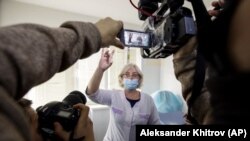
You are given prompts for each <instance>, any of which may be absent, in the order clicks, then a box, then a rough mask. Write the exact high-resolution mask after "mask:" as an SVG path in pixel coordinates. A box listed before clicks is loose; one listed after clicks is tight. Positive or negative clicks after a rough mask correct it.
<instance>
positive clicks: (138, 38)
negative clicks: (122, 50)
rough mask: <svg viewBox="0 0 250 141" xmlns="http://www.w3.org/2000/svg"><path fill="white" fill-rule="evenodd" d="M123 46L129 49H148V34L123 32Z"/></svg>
mask: <svg viewBox="0 0 250 141" xmlns="http://www.w3.org/2000/svg"><path fill="white" fill-rule="evenodd" d="M124 44H125V46H130V47H150V33H146V32H139V31H130V30H125V31H124Z"/></svg>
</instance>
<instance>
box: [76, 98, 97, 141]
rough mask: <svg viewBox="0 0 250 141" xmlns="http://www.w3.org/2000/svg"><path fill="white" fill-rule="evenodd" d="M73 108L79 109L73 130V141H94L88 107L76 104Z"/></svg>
mask: <svg viewBox="0 0 250 141" xmlns="http://www.w3.org/2000/svg"><path fill="white" fill-rule="evenodd" d="M74 108H77V109H80V111H81V116H80V118H79V120H78V122H77V125H76V127H75V130H74V135H73V139H80V138H82V137H84V141H95V138H94V130H93V122H92V121H91V119H90V118H89V116H88V115H89V107H88V106H86V105H84V104H81V103H79V104H76V105H74Z"/></svg>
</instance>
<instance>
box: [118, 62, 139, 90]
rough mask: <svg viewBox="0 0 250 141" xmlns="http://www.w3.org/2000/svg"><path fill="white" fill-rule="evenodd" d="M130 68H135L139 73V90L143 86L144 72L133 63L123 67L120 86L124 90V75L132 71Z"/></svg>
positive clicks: (119, 78)
mask: <svg viewBox="0 0 250 141" xmlns="http://www.w3.org/2000/svg"><path fill="white" fill-rule="evenodd" d="M130 68H134V69H135V70H136V71H137V73H138V74H139V85H138V86H137V88H140V87H141V86H142V82H143V74H142V71H141V70H140V68H139V67H138V66H137V65H136V64H133V63H129V64H127V65H125V66H124V67H123V69H122V70H121V72H120V74H119V76H118V80H119V84H120V86H121V87H122V88H124V85H123V75H124V74H125V73H126V72H127V71H128V70H129V69H130Z"/></svg>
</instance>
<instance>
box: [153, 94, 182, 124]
mask: <svg viewBox="0 0 250 141" xmlns="http://www.w3.org/2000/svg"><path fill="white" fill-rule="evenodd" d="M151 96H152V97H153V100H154V103H155V105H156V108H157V111H158V113H159V116H160V120H161V122H162V123H163V124H184V118H183V116H184V102H183V100H182V98H181V97H180V96H179V95H177V94H174V93H173V92H171V91H167V90H159V91H156V92H154V93H153V94H152V95H151Z"/></svg>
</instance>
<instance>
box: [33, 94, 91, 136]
mask: <svg viewBox="0 0 250 141" xmlns="http://www.w3.org/2000/svg"><path fill="white" fill-rule="evenodd" d="M77 103H83V104H85V103H86V97H85V96H84V95H83V94H82V93H81V92H79V91H73V92H71V93H70V94H69V95H68V96H67V97H65V98H64V99H63V101H62V102H60V101H52V102H49V103H47V104H45V105H44V106H40V107H38V108H37V109H36V111H37V114H38V123H39V130H40V132H41V134H42V136H43V137H44V138H49V139H52V140H54V139H55V134H54V124H53V123H54V122H59V123H60V124H61V125H62V127H63V128H64V130H65V131H73V130H74V128H75V126H76V124H77V122H78V119H79V117H80V111H79V110H78V109H75V108H73V105H75V104H77Z"/></svg>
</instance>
